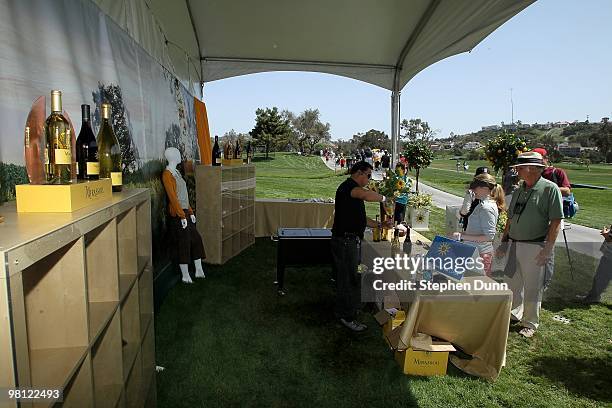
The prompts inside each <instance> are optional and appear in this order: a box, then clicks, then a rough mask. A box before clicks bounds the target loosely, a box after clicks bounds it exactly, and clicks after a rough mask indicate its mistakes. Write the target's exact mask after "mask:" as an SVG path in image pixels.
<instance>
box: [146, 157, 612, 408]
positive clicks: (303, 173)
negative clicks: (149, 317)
mask: <svg viewBox="0 0 612 408" xmlns="http://www.w3.org/2000/svg"><path fill="white" fill-rule="evenodd" d="M300 162H301V163H303V164H305V165H306V166H305V168H306V169H304V168H301V167H300V166H301V165H300V164H299V163H300ZM256 164H257V194H258V196H259V197H333V195H334V194H333V192H335V189H336V187H337V185H338V184H339V183H340V182H342V180H343V179H344V177H345V176H334V175H333V172H331V171H328V170H327V169H326V168H324V167H323V168H322V167H320V166H324V165H323V163H322V162H321V160H320V159H319V158H318V157H315V158H303V157H297V156H289V155H279V154H277V155H276V157H275V158H274V160H269V161H265V162H260V161H258V162H256ZM319 164H320V165H319ZM326 172H327V175H326ZM315 175H317V176H315ZM296 183H299V185H298V186H296ZM374 211H375V209H372V208H369V212H372V213H373V212H374ZM430 227H431V228H432V231H431V232H429V233H427V234H425V235H427V236H428V237H430V238H431V237H433V235H434V234H435V233H436V232H438V233H441V232H443V231H442V229H443V227H444V212H443V211H442V210H437V209H436V210H434V211H433V212H432V214H431V216H430ZM573 257H574V274H575V276H574V280H572V279H571V278H570V273H569V268H568V263H567V258H566V255H565V252H564V251H559V250H558V251H557V253H556V264H557V267H556V272H555V280H554V281H553V286H552V287H551V288H550V289H549V290H548V291H547V292H546V298H545V301H544V303H543V308H542V313H541V327H540V329H539V330H538V332H537V334H536V336H535V337H534V338H532V339H531V340H526V339H524V338H522V337H521V336H519V335H518V333H516V331H515V330H514V329H511V330H510V333H509V337H508V348H507V358H506V366H505V367H504V368H503V369H502V372H501V375H500V377H499V378H498V379H497V381H495V382H489V381H485V380H482V379H479V378H475V377H471V376H468V375H466V374H464V373H462V372H461V371H459V370H457V369H455V368H454V367H453V366H452V365H450V364H449V370H448V375H447V376H444V377H423V378H420V377H410V376H405V375H403V374H402V373H401V371H400V369H399V367H398V365H397V364H396V362H395V360H394V359H393V356H392V354H391V353H390V352H389V351H388V350H387V347H386V345H385V342H384V340H383V339H382V334H381V330H380V329H379V328H378V327H377V325H376V322H375V321H374V319H373V318H372V317H371V316H370V315H367V314H364V315H363V316H362V318H363V320H364V321H365V322H366V324H368V326H369V329H368V331H367V332H366V333H364V334H361V335H355V334H353V333H351V332H349V331H347V329H345V328H344V327H342V326H340V325H339V324H338V323H337V322H336V321H335V319H334V318H333V313H332V308H333V302H334V293H333V289H332V287H331V285H330V281H329V273H330V270H329V268H287V273H286V289H287V291H288V294H287V296H285V297H279V296H277V294H276V289H275V286H274V285H273V284H272V282H273V280H274V279H275V271H276V247H275V244H274V243H273V242H271V241H270V240H269V239H263V238H262V239H257V240H256V243H255V245H254V246H252V247H251V248H248V249H247V250H246V251H244V252H243V253H242V254H240V255H239V256H237V257H235V258H234V259H232V260H231V261H229V262H228V263H226V264H225V265H223V266H207V278H206V279H205V280H197V281H196V283H195V284H194V285H184V284H179V285H177V286H176V287H175V288H174V289H173V290H172V291H171V292H170V293H169V294H168V297H167V298H166V300H165V302H164V303H163V304H162V306H161V309H160V310H159V312H158V313H157V315H156V318H155V324H156V352H157V354H156V359H157V364H159V365H162V366H164V367H165V368H166V370H165V371H163V372H161V373H159V374H158V375H157V390H158V406H159V407H173V408H174V407H177V408H178V407H204V406H240V407H242V406H256V407H259V406H275V407H294V406H295V407H313V406H320V407H334V408H339V407H354V406H363V407H407V406H419V407H463V406H478V407H499V406H504V407H570V406H571V407H596V406H612V387H611V386H612V382H611V380H610V373H612V340H611V339H612V306H611V304H610V301H611V300H612V296H611V294H610V290H609V291H608V293H607V294H606V297H605V301H606V303H605V304H603V305H597V306H582V305H581V304H578V303H576V302H574V301H573V299H574V297H575V294H577V293H584V292H585V291H586V290H587V289H588V287H589V285H590V281H591V278H592V275H593V273H594V270H595V266H596V265H595V263H594V262H595V261H594V260H593V259H592V258H588V257H584V256H579V255H578V254H573ZM556 314H560V315H562V316H564V317H567V318H569V319H570V320H571V323H570V324H568V325H564V324H562V323H558V322H556V321H554V320H553V319H552V317H553V316H554V315H556ZM459 318H460V317H459Z"/></svg>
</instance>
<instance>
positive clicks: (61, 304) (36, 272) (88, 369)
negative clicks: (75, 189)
mask: <svg viewBox="0 0 612 408" xmlns="http://www.w3.org/2000/svg"><path fill="white" fill-rule="evenodd" d="M2 214H3V216H4V217H5V221H4V223H2V224H0V261H1V262H0V387H6V388H18V387H32V388H45V389H48V388H61V389H63V392H64V395H63V397H64V402H63V404H61V406H64V407H79V408H80V407H96V408H100V407H110V408H114V407H117V406H119V407H143V406H155V401H156V397H155V336H154V333H155V330H154V323H153V268H152V257H151V255H152V254H151V221H150V220H151V203H150V194H149V191H148V190H147V189H137V190H128V191H123V192H121V193H114V194H113V199H112V201H110V202H106V203H100V204H94V205H92V206H90V207H87V208H84V209H82V210H79V211H76V212H73V213H69V214H65V213H37V214H33V213H32V214H24V213H19V214H18V213H17V212H16V209H15V203H12V204H7V205H4V206H3V207H2ZM52 405H53V403H42V402H41V403H35V404H30V403H27V404H26V403H21V404H20V405H18V404H17V403H14V402H6V401H0V407H5V406H6V407H17V406H20V407H21V406H28V407H29V406H34V407H39V406H40V407H46V406H52Z"/></svg>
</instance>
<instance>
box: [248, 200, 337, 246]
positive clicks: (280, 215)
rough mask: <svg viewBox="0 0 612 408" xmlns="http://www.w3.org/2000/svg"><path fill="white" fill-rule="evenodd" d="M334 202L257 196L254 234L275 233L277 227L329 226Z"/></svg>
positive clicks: (260, 235)
mask: <svg viewBox="0 0 612 408" xmlns="http://www.w3.org/2000/svg"><path fill="white" fill-rule="evenodd" d="M333 222H334V203H321V202H311V201H291V200H288V199H275V198H258V199H256V200H255V236H256V237H265V236H270V235H275V234H276V233H277V232H278V229H279V228H331V227H332V224H333Z"/></svg>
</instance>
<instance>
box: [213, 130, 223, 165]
mask: <svg viewBox="0 0 612 408" xmlns="http://www.w3.org/2000/svg"><path fill="white" fill-rule="evenodd" d="M212 165H213V166H220V165H221V149H220V148H219V136H215V144H214V146H213V149H212Z"/></svg>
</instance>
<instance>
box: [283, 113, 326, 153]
mask: <svg viewBox="0 0 612 408" xmlns="http://www.w3.org/2000/svg"><path fill="white" fill-rule="evenodd" d="M320 115H321V113H320V112H319V110H318V109H306V110H305V111H304V112H302V113H300V114H299V115H298V116H295V115H293V114H292V113H290V114H288V115H287V116H288V119H289V120H290V121H291V124H292V125H293V132H294V134H295V140H296V142H297V145H298V148H299V150H300V152H302V153H304V152H305V150H306V148H308V153H310V154H312V153H313V152H314V150H315V146H316V145H317V143H320V142H323V141H329V140H331V134H330V133H329V130H330V128H331V125H330V124H329V123H325V124H324V123H323V122H321V120H320V118H319V117H320Z"/></svg>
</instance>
